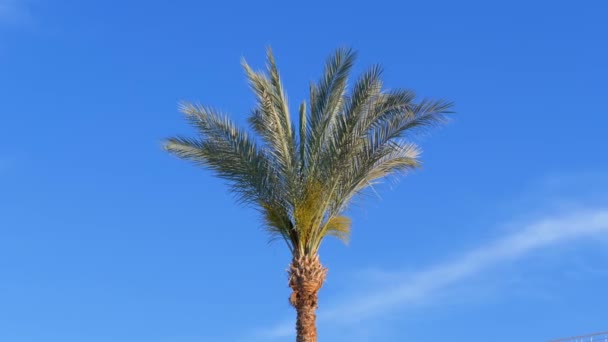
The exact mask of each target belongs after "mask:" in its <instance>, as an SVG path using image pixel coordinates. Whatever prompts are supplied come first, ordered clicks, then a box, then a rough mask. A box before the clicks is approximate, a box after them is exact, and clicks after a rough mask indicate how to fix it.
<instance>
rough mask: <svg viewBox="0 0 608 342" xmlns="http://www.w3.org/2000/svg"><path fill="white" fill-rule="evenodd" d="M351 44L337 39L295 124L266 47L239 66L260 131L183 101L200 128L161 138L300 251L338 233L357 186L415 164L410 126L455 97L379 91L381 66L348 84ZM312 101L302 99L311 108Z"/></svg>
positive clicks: (425, 121)
mask: <svg viewBox="0 0 608 342" xmlns="http://www.w3.org/2000/svg"><path fill="white" fill-rule="evenodd" d="M354 61H355V53H354V52H353V51H352V50H347V49H339V50H337V51H336V52H335V53H334V54H333V55H332V56H331V57H330V58H329V59H328V60H327V62H326V65H325V70H324V72H323V76H322V77H321V79H320V80H319V82H318V83H317V84H313V85H311V86H310V99H309V101H308V103H306V102H303V103H302V104H301V105H300V107H299V111H298V119H299V120H298V121H299V124H298V126H297V128H296V127H295V125H293V124H292V121H291V115H290V113H289V105H288V103H287V96H286V94H285V91H284V89H283V85H282V83H281V79H280V75H279V72H278V69H277V66H276V63H275V60H274V57H273V55H272V52H271V51H270V49H269V50H268V52H267V66H266V71H265V72H258V71H254V70H253V69H252V68H251V67H249V65H248V64H247V63H246V62H245V61H243V67H244V69H245V73H246V75H247V78H248V80H249V83H250V86H251V89H252V90H253V92H254V93H255V95H256V99H257V101H256V102H257V103H256V106H255V107H254V108H253V110H252V112H251V115H250V117H249V123H250V126H251V129H252V130H253V131H254V132H255V133H256V134H257V135H258V136H259V137H260V139H259V140H256V139H254V138H252V137H251V136H249V135H248V133H247V132H246V131H244V130H241V129H239V128H237V127H236V126H235V125H234V123H232V121H230V120H229V119H228V118H227V117H226V116H225V115H223V114H221V113H218V112H217V111H215V110H213V109H211V108H209V107H203V106H195V105H191V104H185V105H183V106H182V108H181V110H182V112H184V113H185V114H186V117H187V118H188V120H189V121H190V122H191V123H192V124H193V125H194V126H195V127H196V128H197V130H198V133H199V135H198V137H197V138H182V137H175V138H170V139H167V141H166V143H165V148H166V149H167V150H168V151H169V152H171V153H174V154H176V155H177V156H179V157H181V158H184V159H189V160H192V161H194V162H196V163H199V164H200V165H202V166H204V167H206V168H209V169H211V170H213V171H215V173H216V174H217V175H218V176H219V177H222V178H224V179H227V180H228V181H229V182H230V184H231V186H232V190H233V191H234V192H235V194H237V196H238V198H239V199H240V200H241V201H243V202H245V203H248V204H252V205H254V206H255V207H256V208H258V209H259V210H260V211H261V213H262V217H263V219H264V223H265V226H266V227H267V229H268V231H269V232H270V233H271V234H272V235H274V236H278V237H281V238H283V239H284V240H285V241H286V242H287V244H288V246H289V247H290V249H291V250H292V251H293V252H294V253H297V254H300V255H303V254H313V253H316V252H317V250H318V248H319V246H320V244H321V241H322V239H323V238H324V237H325V236H327V235H334V236H337V237H339V238H342V239H344V240H346V239H347V237H348V235H349V232H350V219H348V218H347V217H344V216H342V214H343V212H344V210H345V209H346V208H347V206H348V204H349V203H350V201H351V200H352V198H353V197H354V196H356V195H357V194H359V193H361V192H362V191H363V190H365V189H366V188H368V187H369V186H371V185H373V184H374V183H376V182H378V181H380V180H381V179H384V178H386V177H387V176H389V175H393V174H396V173H399V172H402V171H407V170H410V169H413V168H416V167H418V166H419V164H420V161H419V150H418V148H417V147H416V146H415V145H414V144H413V143H411V142H409V141H406V140H405V139H407V138H408V137H409V135H408V133H409V132H413V131H414V130H416V129H420V128H424V127H428V126H432V125H435V124H437V123H441V122H443V121H444V119H445V115H446V114H448V113H449V110H450V107H451V104H450V103H448V102H444V101H441V100H421V101H416V100H415V94H414V93H413V92H412V91H409V90H393V91H382V81H381V74H382V70H381V68H380V67H379V66H374V67H372V68H370V69H369V70H368V71H367V72H365V73H363V74H362V75H361V77H359V79H358V80H356V82H354V85H353V88H352V90H351V91H350V92H349V91H348V90H347V84H348V77H349V75H350V71H351V69H352V66H353V63H354ZM307 108H308V109H307Z"/></svg>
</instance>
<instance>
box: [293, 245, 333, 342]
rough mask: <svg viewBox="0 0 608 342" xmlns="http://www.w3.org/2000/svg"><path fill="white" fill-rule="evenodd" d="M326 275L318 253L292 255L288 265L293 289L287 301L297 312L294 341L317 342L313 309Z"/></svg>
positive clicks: (315, 306) (314, 309) (315, 307)
mask: <svg viewBox="0 0 608 342" xmlns="http://www.w3.org/2000/svg"><path fill="white" fill-rule="evenodd" d="M326 275H327V269H326V268H325V267H323V265H321V262H320V261H319V256H318V255H301V256H295V255H294V257H293V260H292V262H291V265H290V267H289V287H291V289H292V290H293V292H292V294H291V297H290V298H289V301H290V303H291V305H293V307H294V308H295V309H296V312H297V320H296V332H297V337H296V342H317V325H316V319H317V316H316V314H315V311H316V310H317V300H318V292H319V290H320V289H321V286H323V282H324V281H325V276H326Z"/></svg>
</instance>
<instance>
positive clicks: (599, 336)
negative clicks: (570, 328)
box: [549, 331, 608, 342]
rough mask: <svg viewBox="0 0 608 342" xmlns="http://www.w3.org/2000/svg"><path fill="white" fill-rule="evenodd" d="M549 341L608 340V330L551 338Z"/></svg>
mask: <svg viewBox="0 0 608 342" xmlns="http://www.w3.org/2000/svg"><path fill="white" fill-rule="evenodd" d="M549 342H608V331H604V332H600V333H595V334H589V335H580V336H573V337H567V338H560V339H557V340H551V341H549Z"/></svg>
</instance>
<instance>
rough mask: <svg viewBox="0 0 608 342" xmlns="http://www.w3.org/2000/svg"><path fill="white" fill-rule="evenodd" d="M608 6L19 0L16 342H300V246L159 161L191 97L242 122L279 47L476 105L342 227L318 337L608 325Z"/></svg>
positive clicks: (6, 56) (7, 146)
mask: <svg viewBox="0 0 608 342" xmlns="http://www.w3.org/2000/svg"><path fill="white" fill-rule="evenodd" d="M607 10H608V5H606V4H605V3H604V2H602V1H589V2H585V4H584V5H583V4H579V3H577V4H574V3H572V2H565V1H564V2H560V1H557V2H556V1H534V2H530V1H518V0H517V1H510V2H507V3H500V4H498V3H497V4H490V3H489V2H482V1H479V2H473V1H458V2H451V1H417V2H398V1H393V2H389V1H374V2H373V3H368V2H353V1H350V2H346V1H343V2H338V1H335V2H331V3H324V2H321V1H307V2H303V3H297V4H295V3H293V4H292V3H288V2H278V1H277V2H269V1H255V2H240V3H239V2H223V3H222V4H219V2H218V3H216V4H213V5H211V4H206V3H205V2H199V1H171V2H169V1H152V2H150V1H86V2H85V1H81V2H74V1H70V2H68V1H45V0H0V90H1V91H0V115H1V121H0V341H10V342H41V341H44V342H55V341H57V342H59V341H60V342H81V341H87V342H107V341H112V342H144V341H145V342H194V341H218V342H224V341H226V342H228V341H252V342H258V341H259V342H262V341H270V342H272V341H276V342H283V341H292V340H293V336H292V329H291V327H292V326H293V324H292V319H293V316H294V313H293V310H292V309H291V308H290V307H289V305H288V302H287V297H288V295H289V290H288V287H287V284H286V273H285V269H286V267H287V264H288V263H289V255H288V252H287V249H286V248H285V247H284V246H283V245H281V244H280V243H278V242H277V243H273V244H268V243H267V242H268V241H267V240H268V239H267V236H266V235H265V234H264V233H263V232H262V230H261V229H260V225H259V221H258V220H257V218H256V215H255V213H254V212H253V211H252V210H250V209H243V208H240V207H238V206H237V205H235V204H234V203H233V201H232V198H231V196H230V195H229V194H227V193H226V188H225V186H224V184H223V183H222V182H221V181H218V180H216V179H214V178H213V177H212V176H211V175H210V174H209V173H207V172H205V171H203V170H199V169H197V168H195V167H193V166H192V165H190V164H188V163H186V162H183V161H180V160H177V159H176V158H174V157H172V156H170V155H167V154H166V153H164V152H163V151H161V149H160V146H161V140H162V139H163V138H164V137H167V136H169V135H173V134H176V133H183V134H188V133H191V131H190V129H189V128H188V126H187V125H186V124H185V123H184V121H183V119H182V117H181V116H180V115H179V113H178V112H177V102H178V101H179V100H191V101H200V102H202V103H205V104H210V105H213V106H216V107H218V108H221V109H223V110H225V111H227V112H230V113H232V115H233V118H235V120H236V121H238V122H239V123H242V124H243V123H244V122H245V119H246V115H247V113H248V109H249V108H250V107H251V106H252V105H253V97H252V95H251V94H250V93H249V90H248V88H247V85H246V81H245V79H244V76H243V72H242V70H241V68H240V65H239V62H240V58H241V57H246V58H247V59H248V61H249V62H250V64H252V65H254V66H258V67H261V66H262V63H263V58H264V48H265V47H266V46H267V45H272V47H273V49H274V51H275V55H276V58H277V62H278V64H279V67H280V68H281V71H282V75H283V78H284V82H285V85H286V89H287V91H288V94H289V98H290V99H291V101H292V106H294V105H295V104H297V103H299V102H300V101H301V100H303V99H305V98H306V93H307V89H308V82H309V81H312V80H316V79H317V78H318V77H319V74H320V72H321V68H322V64H323V61H324V59H325V57H326V56H327V55H328V54H329V53H331V52H332V50H333V49H334V48H336V47H338V46H351V47H353V48H355V49H356V50H358V51H359V56H360V57H359V60H358V64H357V67H356V71H361V70H363V69H364V68H365V67H366V66H369V65H371V64H372V63H376V62H379V63H381V64H383V65H384V68H385V81H386V82H385V84H386V86H387V87H388V88H395V87H405V88H413V89H416V90H417V91H418V93H419V94H420V95H421V96H434V97H446V98H449V99H451V100H453V101H454V102H455V103H456V111H457V112H458V114H457V115H456V116H454V117H453V120H452V122H451V123H450V124H449V125H447V126H446V127H443V128H440V129H437V130H435V131H433V132H432V134H429V135H424V136H421V137H419V138H418V139H417V142H418V143H419V144H420V145H421V146H422V148H423V151H424V153H423V158H424V169H423V170H421V171H417V172H415V173H413V174H411V175H409V176H407V177H405V178H404V179H402V180H401V181H400V182H399V183H397V184H392V185H391V184H388V185H385V186H381V187H380V188H379V189H378V190H379V193H380V194H381V197H380V198H375V197H370V198H365V199H364V200H362V201H359V202H358V203H357V205H356V206H354V207H353V208H352V210H351V211H350V214H351V216H352V218H353V222H354V226H353V235H352V239H351V243H350V244H349V246H343V245H342V244H341V243H339V242H338V241H333V240H329V241H327V242H326V243H325V245H324V246H323V248H322V250H321V257H322V260H323V262H324V263H325V264H326V265H327V266H328V267H329V269H330V271H329V276H328V280H327V283H326V286H325V287H324V288H323V290H322V292H321V299H320V300H321V304H320V309H319V330H320V336H321V341H334V342H342V341H354V342H357V341H386V342H391V341H404V340H409V341H419V342H424V341H438V340H445V339H449V340H450V341H476V340H479V341H481V340H487V339H490V338H491V339H492V340H493V341H496V342H506V341H509V342H510V341H514V340H517V341H546V340H548V339H550V338H557V337H562V336H568V335H578V334H584V333H590V332H594V331H600V330H608V326H606V324H607V323H606V320H605V316H606V310H605V308H606V305H608V297H607V296H605V289H606V287H607V286H608V252H607V250H608V249H607V248H606V247H607V246H608V196H607V195H606V193H608V192H607V191H608V157H607V156H606V152H605V150H606V148H607V147H608V136H607V135H606V127H608V115H607V114H608V112H607V109H606V107H605V104H604V102H605V99H606V94H607V91H608V86H607V83H606V80H607V79H608V66H607V64H606V62H605V61H606V60H608V45H607V44H606V43H605V42H606V35H607V34H608V22H606V20H605V18H604V17H605V15H604V13H606V11H607Z"/></svg>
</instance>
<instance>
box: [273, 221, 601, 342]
mask: <svg viewBox="0 0 608 342" xmlns="http://www.w3.org/2000/svg"><path fill="white" fill-rule="evenodd" d="M599 236H608V209H596V210H580V211H577V212H575V213H570V214H560V215H553V216H549V217H544V218H541V219H537V220H533V221H531V222H528V223H526V224H521V225H520V228H519V229H517V230H515V231H514V232H513V233H510V234H507V235H506V236H503V237H501V238H498V239H495V240H493V241H490V242H488V243H485V244H483V245H482V246H480V247H477V248H474V249H472V250H469V251H468V252H465V253H463V254H462V255H461V256H460V257H457V258H455V259H453V260H451V261H447V262H445V263H442V264H439V265H436V266H434V267H430V268H428V269H425V270H421V271H418V272H415V273H413V274H410V275H409V276H408V277H401V278H400V279H399V280H398V281H394V280H393V281H391V282H390V285H387V284H386V283H383V285H379V286H378V287H375V288H372V289H368V290H366V291H365V292H363V293H356V295H355V296H353V297H352V298H349V300H348V301H346V302H344V304H337V305H334V306H333V307H331V308H329V309H328V310H325V311H322V312H320V314H319V321H320V323H321V324H323V323H353V322H358V321H361V320H365V319H369V318H373V317H377V316H380V315H383V314H386V313H387V312H391V311H393V310H396V309H399V308H401V307H404V306H405V305H406V304H407V305H411V304H415V303H424V302H427V301H429V300H432V299H433V298H434V297H435V295H436V293H437V292H438V291H440V290H442V289H446V288H448V287H450V286H452V285H455V284H457V283H458V282H461V281H463V280H465V279H469V278H470V277H472V276H475V275H478V274H481V273H483V272H484V271H487V270H489V269H491V268H492V267H493V266H497V265H499V264H500V263H503V262H507V261H510V260H514V259H519V258H523V257H525V256H527V255H529V254H530V253H532V252H535V251H538V250H541V249H546V248H549V247H553V246H556V245H559V244H563V243H566V242H575V241H578V240H582V239H588V238H593V237H599ZM293 327H294V324H293V322H291V321H290V322H284V323H281V324H278V325H276V326H274V327H271V328H270V329H267V330H264V331H262V333H261V335H263V336H264V338H267V339H272V338H275V339H277V338H281V337H285V336H290V335H292V334H293V329H294V328H293Z"/></svg>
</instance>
